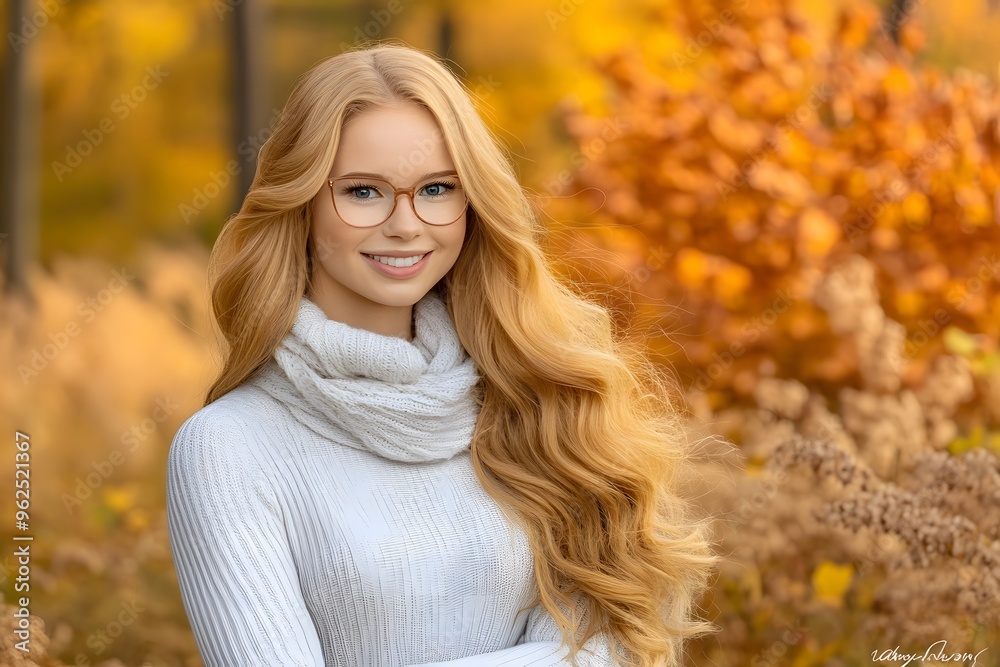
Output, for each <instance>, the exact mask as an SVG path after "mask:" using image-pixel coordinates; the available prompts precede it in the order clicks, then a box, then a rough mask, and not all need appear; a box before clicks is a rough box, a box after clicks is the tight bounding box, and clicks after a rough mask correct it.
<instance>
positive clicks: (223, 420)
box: [167, 385, 283, 477]
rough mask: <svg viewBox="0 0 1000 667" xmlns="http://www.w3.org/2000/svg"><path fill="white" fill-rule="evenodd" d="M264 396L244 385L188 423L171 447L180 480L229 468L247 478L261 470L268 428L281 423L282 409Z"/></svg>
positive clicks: (172, 468) (171, 466) (170, 459)
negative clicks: (262, 452) (275, 423)
mask: <svg viewBox="0 0 1000 667" xmlns="http://www.w3.org/2000/svg"><path fill="white" fill-rule="evenodd" d="M267 398H268V397H267V396H265V395H263V392H260V391H259V390H257V389H255V388H254V387H253V386H251V385H241V386H239V387H237V388H236V389H234V390H232V391H230V392H229V393H227V394H225V395H224V396H221V397H220V398H218V399H216V400H215V401H213V402H212V403H209V404H208V405H206V406H204V407H202V408H201V409H199V410H198V411H197V412H195V413H194V414H192V415H191V416H190V417H188V418H187V419H185V420H184V421H183V422H182V423H181V425H180V427H179V428H178V429H177V432H176V433H175V434H174V437H173V440H172V442H171V443H170V450H169V452H168V454H167V466H168V472H169V474H170V475H174V476H176V475H177V474H178V472H179V471H180V469H182V468H183V469H185V472H186V476H188V477H192V476H197V475H199V474H203V473H204V471H206V470H208V469H214V468H222V467H225V468H227V469H229V470H231V471H233V472H237V471H238V472H239V473H242V474H246V473H248V472H254V471H255V470H256V469H259V468H260V463H259V456H260V453H261V451H262V447H263V446H264V443H263V442H262V440H263V439H264V433H265V428H264V427H265V426H266V424H267V423H268V422H269V421H270V422H273V421H274V420H275V419H281V418H282V417H283V415H282V414H281V412H280V406H277V405H275V404H274V403H273V401H268V400H267Z"/></svg>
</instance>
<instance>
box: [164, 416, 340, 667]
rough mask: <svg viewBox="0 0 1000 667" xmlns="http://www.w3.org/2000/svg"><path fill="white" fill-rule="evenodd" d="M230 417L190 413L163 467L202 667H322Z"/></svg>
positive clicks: (295, 583)
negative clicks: (164, 468)
mask: <svg viewBox="0 0 1000 667" xmlns="http://www.w3.org/2000/svg"><path fill="white" fill-rule="evenodd" d="M245 443H246V441H245V439H244V438H243V435H242V434H241V430H240V425H239V424H238V423H237V421H236V420H235V419H234V418H233V417H232V416H225V415H218V414H215V413H212V412H210V411H203V412H199V413H196V414H195V415H193V416H192V417H190V418H189V419H188V420H187V421H186V422H184V423H183V424H182V426H181V428H180V429H179V430H178V432H177V434H176V435H175V436H174V440H173V443H172V444H171V447H170V452H169V455H168V462H167V522H168V530H169V536H170V548H171V552H172V554H173V559H174V566H175V568H176V570H177V575H178V580H179V583H180V590H181V597H182V600H183V602H184V606H185V609H186V611H187V615H188V619H189V620H190V623H191V629H192V630H193V632H194V637H195V640H196V642H197V644H198V649H199V651H200V653H201V656H202V659H203V660H204V663H205V665H206V667H235V666H236V665H240V666H241V667H250V666H259V667H277V666H287V667H291V666H296V667H322V666H323V665H324V658H323V651H322V648H321V645H320V640H319V637H318V634H317V631H316V628H315V626H314V624H313V620H312V617H311V616H310V614H309V611H308V609H307V607H306V605H305V602H304V601H303V597H302V592H301V588H300V584H299V579H298V576H297V573H296V568H295V563H294V561H293V559H292V554H291V552H290V549H289V541H288V537H287V535H286V534H285V529H284V523H283V521H282V516H281V506H280V504H279V503H278V501H277V496H276V494H275V491H274V488H273V486H272V485H271V484H270V483H269V481H268V478H267V476H266V475H265V473H264V468H263V466H262V465H261V462H260V461H259V459H258V457H257V456H255V455H254V454H253V452H252V450H250V449H249V448H248V447H246V446H245Z"/></svg>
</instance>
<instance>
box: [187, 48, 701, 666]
mask: <svg viewBox="0 0 1000 667" xmlns="http://www.w3.org/2000/svg"><path fill="white" fill-rule="evenodd" d="M542 231H543V230H542V229H541V228H540V226H539V224H538V222H537V220H536V218H535V217H534V214H533V210H532V207H531V205H530V203H529V201H528V199H527V198H526V196H525V194H524V192H523V191H522V188H521V187H520V185H519V184H518V182H517V180H516V177H515V175H514V171H513V169H512V166H511V164H510V162H509V161H508V160H507V159H506V157H505V155H504V153H503V152H502V150H501V149H500V148H499V145H498V143H497V142H496V141H495V139H494V138H493V136H492V135H491V134H490V132H489V131H488V130H487V128H486V127H485V125H484V123H483V122H482V120H481V119H480V117H479V116H478V115H477V113H476V111H475V109H474V107H473V105H472V103H471V101H470V97H469V95H468V93H467V92H466V89H465V88H464V87H463V85H462V84H461V83H460V82H459V81H458V80H457V79H456V78H455V77H454V76H453V75H452V74H451V72H450V71H449V70H448V69H447V68H446V67H444V66H443V65H442V64H440V63H439V62H438V61H436V60H435V59H434V58H432V57H430V56H428V55H426V54H424V53H422V52H420V51H417V50H414V49H411V48H408V47H405V46H401V45H396V44H382V45H378V46H375V47H369V48H359V49H355V50H352V51H349V52H346V53H343V54H340V55H338V56H335V57H332V58H329V59H327V60H324V61H323V62H321V63H319V64H318V65H316V66H315V67H314V68H313V69H312V70H310V71H309V72H308V73H306V74H305V75H304V76H303V77H302V79H301V80H300V81H299V82H298V84H297V86H296V87H295V89H294V91H293V92H292V95H291V98H290V99H289V101H288V103H287V105H286V107H285V109H284V111H283V113H282V114H281V116H280V118H279V120H278V121H277V124H276V127H275V128H274V132H273V134H272V136H271V138H270V139H269V140H268V142H267V143H266V144H265V145H264V147H263V148H262V149H261V152H260V156H259V163H258V167H257V173H256V176H255V178H254V181H253V185H252V188H251V190H250V192H249V194H248V195H247V197H246V199H245V201H244V203H243V206H242V208H241V210H240V211H239V213H238V214H237V215H235V216H234V217H233V218H231V219H230V220H229V221H228V222H227V224H226V225H225V227H224V228H223V230H222V233H221V234H220V236H219V238H218V241H217V242H216V245H215V248H214V250H213V256H212V266H211V273H212V282H213V286H212V305H213V309H214V312H215V316H216V318H217V320H218V323H219V326H220V328H221V331H222V332H223V334H224V336H225V338H226V341H227V343H228V344H227V346H226V354H225V357H224V364H223V367H222V371H221V374H220V376H219V377H218V379H217V380H216V381H215V383H214V384H213V385H212V387H211V389H210V390H209V392H208V396H207V398H206V401H205V406H204V407H203V408H201V409H200V410H199V411H198V412H196V413H195V414H194V415H192V416H191V417H189V418H188V419H187V420H186V421H185V422H184V423H183V425H182V426H181V428H180V429H179V431H178V432H177V434H176V436H175V437H174V440H173V443H172V445H171V448H170V454H169V462H168V470H167V507H168V520H169V529H170V541H171V549H172V552H173V556H174V562H175V566H176V569H177V575H178V579H179V581H180V588H181V594H182V598H183V601H184V605H185V609H186V612H187V614H188V617H189V619H190V621H191V626H192V629H193V631H194V636H195V638H196V641H197V644H198V647H199V650H200V652H201V654H202V657H203V659H204V661H205V664H206V665H208V666H209V667H223V666H225V667H235V666H237V665H239V666H241V667H245V666H248V665H261V666H264V665H267V666H269V667H274V666H276V665H297V666H306V665H309V666H319V665H327V666H331V665H376V666H381V665H424V666H427V665H453V666H455V667H461V666H479V667H486V666H489V665H509V666H513V665H539V666H541V665H568V664H572V661H573V660H575V661H576V663H575V664H580V665H612V664H631V665H667V666H672V665H677V664H679V663H680V659H681V649H682V642H683V639H684V638H685V637H689V636H692V635H694V634H696V633H701V632H705V631H713V630H715V627H714V626H712V625H711V624H709V623H706V622H703V621H699V620H696V619H694V618H693V617H692V609H693V601H694V599H695V597H696V596H697V595H698V594H699V593H700V592H701V591H702V590H703V589H704V587H705V585H706V583H707V578H708V576H709V572H710V570H711V569H712V567H713V564H714V562H715V556H714V554H713V553H712V552H711V549H710V547H709V544H708V542H707V541H706V537H705V535H706V533H705V526H704V525H703V524H699V523H694V522H692V521H691V520H690V519H689V518H688V516H687V514H686V505H685V503H684V502H683V501H682V499H681V498H679V497H678V496H677V495H676V494H675V493H674V492H673V491H672V488H673V487H672V486H671V484H672V477H673V473H674V472H675V471H676V469H677V466H678V464H679V463H680V461H681V458H682V457H683V456H684V448H683V443H684V442H685V439H684V433H683V431H682V428H681V425H680V424H681V418H680V416H679V414H678V412H677V410H675V408H674V407H673V405H672V403H671V398H670V393H669V391H668V389H667V383H666V382H664V380H663V376H662V375H660V374H659V373H658V371H657V370H656V368H655V366H653V365H652V364H650V363H649V362H648V361H647V360H646V358H645V357H644V356H643V355H642V354H641V353H640V351H639V348H638V347H634V346H629V345H628V344H627V343H626V341H625V340H624V339H623V338H621V337H618V336H616V335H615V332H614V331H613V325H612V320H611V318H610V317H609V315H608V313H607V312H606V311H605V310H604V309H602V308H601V307H599V306H598V305H596V304H594V303H591V302H590V301H588V300H587V299H585V298H584V297H583V296H581V295H577V294H575V293H574V292H573V291H572V290H571V289H570V288H569V287H568V286H566V285H564V284H561V283H560V282H559V281H558V280H557V278H556V276H555V274H554V272H553V271H552V270H551V269H550V266H549V260H548V259H547V258H546V257H545V256H544V255H543V253H542V251H541V250H540V245H539V240H540V238H541V235H542Z"/></svg>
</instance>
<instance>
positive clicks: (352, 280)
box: [309, 104, 467, 338]
mask: <svg viewBox="0 0 1000 667" xmlns="http://www.w3.org/2000/svg"><path fill="white" fill-rule="evenodd" d="M448 172H450V175H449V174H448ZM360 174H364V175H360ZM442 174H443V175H442ZM455 174H456V171H455V165H454V163H453V162H452V159H451V156H450V155H449V153H448V150H447V147H446V146H445V144H444V137H443V135H442V134H441V131H440V129H439V127H438V124H437V122H436V121H435V119H434V116H433V115H432V114H431V113H430V112H429V111H428V110H427V109H425V108H423V107H420V106H417V105H413V104H402V105H396V106H391V107H383V108H380V109H376V110H371V111H367V112H364V113H362V114H359V115H356V116H352V117H351V118H350V120H349V121H348V122H347V123H346V124H345V125H344V128H343V131H342V133H341V137H340V144H339V146H338V150H337V156H336V158H335V160H334V163H333V168H332V170H331V172H330V175H329V176H330V178H331V179H337V178H340V177H345V176H350V177H351V178H350V179H349V180H346V181H337V182H336V183H334V188H333V189H331V187H330V186H329V185H328V184H327V183H325V182H324V183H323V187H322V188H321V189H320V191H319V192H318V193H317V194H316V196H315V197H314V198H313V200H312V203H311V204H310V206H311V207H312V228H311V230H310V238H311V241H312V249H313V255H312V263H313V264H312V265H313V273H312V290H311V293H310V295H309V296H310V298H312V299H313V300H314V301H315V302H316V303H317V305H319V306H320V307H321V308H322V309H323V310H324V311H325V312H326V313H327V315H328V316H329V317H331V318H334V319H337V320H340V321H343V322H347V323H348V324H351V325H352V326H359V327H364V328H367V329H370V330H375V331H380V332H382V333H386V334H388V335H402V336H404V337H406V338H409V335H408V334H407V333H404V331H403V328H404V323H405V329H406V331H407V332H408V331H409V318H410V313H411V308H412V306H413V304H415V303H416V302H417V301H419V300H420V299H421V298H422V297H423V296H424V295H425V294H427V292H428V291H429V290H430V289H431V288H432V287H433V286H434V285H435V283H437V282H438V281H439V280H440V279H441V278H442V277H444V275H445V274H446V273H447V272H448V271H449V270H450V269H451V267H452V266H453V265H454V264H455V261H456V260H457V259H458V255H459V253H460V252H461V250H462V243H463V240H464V238H465V229H466V217H467V210H466V212H463V213H461V215H460V216H459V217H458V219H457V220H456V221H455V222H453V223H451V224H448V225H443V226H438V225H431V224H427V223H424V222H423V221H422V220H420V218H418V217H417V215H416V213H415V212H414V209H413V207H412V206H411V204H410V198H409V197H407V196H406V195H402V194H401V195H398V196H397V199H396V207H395V210H393V212H392V215H391V216H390V217H389V219H388V220H386V221H385V222H383V223H382V224H380V225H377V226H374V227H366V228H359V227H353V226H351V225H348V224H347V223H345V222H344V220H343V219H342V218H341V216H340V214H338V209H339V210H340V213H342V214H343V215H344V216H345V217H347V218H348V219H349V221H350V222H352V223H353V224H358V222H359V221H361V224H365V222H364V221H366V220H377V219H378V218H379V217H380V216H379V215H378V214H377V213H376V212H375V211H377V210H379V209H381V210H383V211H387V210H388V209H389V208H391V201H390V200H391V195H392V193H391V192H386V188H385V187H384V185H382V184H380V183H377V182H374V181H373V180H372V179H373V178H375V177H376V176H377V177H379V178H381V179H383V180H386V181H388V182H390V183H391V184H392V185H393V186H394V187H396V188H397V189H400V188H410V187H415V186H419V188H418V189H417V190H416V191H415V192H414V197H415V198H416V199H417V200H423V201H422V202H421V204H418V206H419V207H420V210H421V212H422V213H423V212H424V210H425V209H424V208H423V207H424V206H427V209H426V210H432V209H434V208H435V207H441V206H442V204H441V203H439V202H441V201H444V199H445V198H446V197H449V196H450V197H454V196H458V197H462V196H463V195H461V194H460V193H461V190H460V189H458V186H459V185H460V184H459V182H458V178H457V176H456V175H455ZM430 175H435V176H430ZM332 190H333V191H335V192H336V193H337V194H336V196H337V202H338V203H337V206H336V207H335V206H334V199H333V195H332ZM456 193H459V194H457V195H456ZM383 206H384V208H382V207H383ZM390 255H391V256H394V257H393V258H391V259H390V258H389V257H387V256H390ZM373 257H379V258H380V259H374V258H373ZM397 258H399V259H397ZM417 258H419V261H417ZM411 264H412V266H410V265H411ZM392 265H398V266H392Z"/></svg>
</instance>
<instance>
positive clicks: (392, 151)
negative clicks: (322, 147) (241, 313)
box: [333, 104, 455, 182]
mask: <svg viewBox="0 0 1000 667" xmlns="http://www.w3.org/2000/svg"><path fill="white" fill-rule="evenodd" d="M454 168H455V166H454V163H453V162H452V160H451V156H450V155H449V153H448V149H447V146H446V145H445V142H444V136H443V135H442V133H441V129H440V126H439V125H438V123H437V121H436V120H435V118H434V116H433V114H431V112H430V111H428V110H427V109H425V108H424V107H421V106H419V105H415V104H406V105H396V106H391V107H382V108H378V109H371V110H368V111H364V112H362V113H359V114H357V115H356V116H352V117H351V118H349V119H348V121H347V122H346V123H345V125H344V128H343V131H342V132H341V136H340V144H339V146H338V148H337V156H336V158H335V159H334V163H333V176H334V177H337V176H340V175H342V174H345V173H347V172H353V171H361V172H366V173H371V174H382V175H383V176H384V177H386V178H388V179H389V180H393V179H398V180H406V181H407V182H409V180H411V179H412V178H417V177H420V176H421V175H422V174H426V173H428V172H434V171H446V170H453V169H454Z"/></svg>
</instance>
